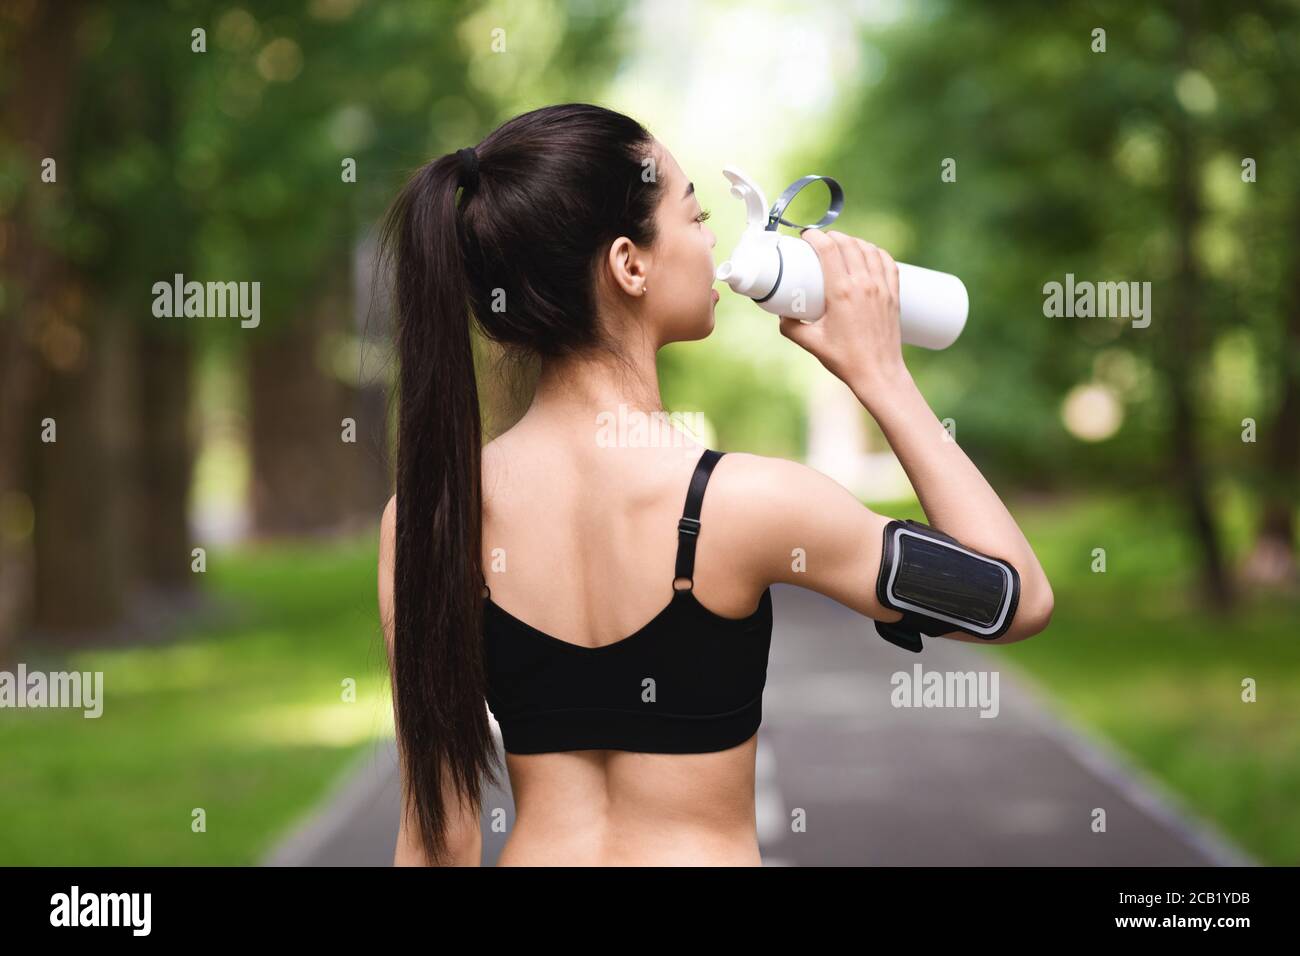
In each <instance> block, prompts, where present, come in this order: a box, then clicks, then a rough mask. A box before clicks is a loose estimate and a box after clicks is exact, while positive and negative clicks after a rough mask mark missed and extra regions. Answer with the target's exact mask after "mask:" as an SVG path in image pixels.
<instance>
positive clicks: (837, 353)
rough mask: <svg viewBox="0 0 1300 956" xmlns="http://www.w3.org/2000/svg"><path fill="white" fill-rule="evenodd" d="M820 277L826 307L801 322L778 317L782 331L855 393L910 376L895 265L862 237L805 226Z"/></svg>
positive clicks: (882, 250)
mask: <svg viewBox="0 0 1300 956" xmlns="http://www.w3.org/2000/svg"><path fill="white" fill-rule="evenodd" d="M799 235H800V238H802V239H804V240H806V241H807V242H808V244H809V245H810V246H812V247H813V248H814V249H816V250H817V256H818V258H819V259H820V260H821V266H822V275H823V276H824V279H825V296H826V311H825V314H823V315H822V317H821V318H820V319H817V320H816V321H814V322H810V323H806V324H805V323H803V322H801V321H799V320H798V319H797V318H790V317H789V316H784V315H783V316H781V334H782V335H784V336H785V337H786V338H788V339H790V340H791V341H792V342H795V343H796V344H798V345H799V346H801V347H802V348H804V349H806V350H807V351H809V352H811V353H812V354H813V355H815V356H817V359H818V360H819V361H820V362H821V363H822V365H824V366H825V367H826V368H827V369H828V370H829V371H830V372H831V374H832V375H834V376H835V377H836V378H838V379H840V380H841V381H842V382H844V383H845V384H846V385H848V386H849V387H850V388H852V389H853V390H854V392H855V393H857V394H858V395H859V396H861V395H863V394H864V393H870V392H871V391H874V390H876V389H880V388H893V387H896V386H897V385H898V384H900V383H904V382H906V381H908V380H909V379H910V377H911V376H910V374H909V373H908V371H907V366H906V365H905V364H904V363H903V346H902V341H901V339H900V332H899V326H898V265H897V263H895V262H894V259H893V257H892V256H891V255H890V254H889V253H888V252H886V251H885V250H884V249H881V248H880V247H879V246H874V245H872V244H871V243H869V242H866V241H865V240H863V239H858V238H856V237H854V236H849V235H845V234H844V233H842V232H837V231H835V230H830V231H828V232H822V231H821V230H820V229H805V230H803V232H801V233H800V234H799Z"/></svg>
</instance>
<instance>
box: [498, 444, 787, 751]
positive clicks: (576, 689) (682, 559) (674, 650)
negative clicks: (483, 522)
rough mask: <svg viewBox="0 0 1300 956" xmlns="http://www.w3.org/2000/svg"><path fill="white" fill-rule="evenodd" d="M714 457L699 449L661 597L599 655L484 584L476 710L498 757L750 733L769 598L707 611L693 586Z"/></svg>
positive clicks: (763, 666)
mask: <svg viewBox="0 0 1300 956" xmlns="http://www.w3.org/2000/svg"><path fill="white" fill-rule="evenodd" d="M723 454H724V453H723V452H719V451H714V450H712V449H706V450H705V451H704V453H703V454H702V455H701V456H700V459H699V462H698V463H697V464H696V466H695V471H694V473H693V474H692V475H691V481H690V486H689V487H688V489H687V492H686V504H685V507H684V508H683V510H682V515H681V518H680V519H679V520H678V522H677V558H676V562H675V566H674V577H673V580H672V590H673V594H672V598H671V600H669V602H668V604H667V605H665V606H664V607H663V608H662V610H660V611H659V613H658V614H656V615H655V616H654V617H653V618H651V619H650V620H649V621H647V622H646V623H645V624H644V625H642V626H641V627H640V628H638V629H637V630H636V631H634V632H633V633H632V634H629V635H628V636H626V637H623V638H621V639H619V640H617V641H615V642H613V643H612V644H605V645H602V646H600V647H589V646H584V645H580V644H575V643H572V642H570V641H566V640H562V639H560V638H558V637H554V636H552V635H550V634H547V633H546V632H544V631H541V630H538V629H537V628H535V627H533V626H532V625H530V624H527V623H525V622H524V621H522V620H520V619H519V618H517V617H515V616H514V615H512V614H510V613H509V612H508V611H506V610H505V609H504V608H502V607H500V606H499V605H497V604H496V603H495V602H494V601H493V600H492V597H491V591H490V589H487V588H486V582H485V589H486V590H487V594H486V595H485V597H484V607H483V638H484V659H485V665H486V669H487V679H488V694H487V703H488V708H489V710H490V711H491V713H492V715H493V717H494V718H495V719H496V721H497V724H498V726H499V727H500V729H501V737H502V743H503V745H504V747H505V750H506V751H507V752H508V753H514V754H536V753H552V752H556V751H570V750H627V751H636V752H641V753H708V752H713V751H719V750H727V749H729V748H731V747H735V746H738V745H739V744H742V743H745V742H746V741H747V740H749V738H750V737H752V736H753V735H754V734H755V733H756V732H757V730H758V728H759V725H760V724H761V723H762V707H763V688H764V687H765V685H766V682H767V661H768V652H769V650H770V647H771V638H772V594H771V589H770V588H768V589H765V590H764V591H763V594H762V595H761V597H760V598H759V601H758V606H757V607H756V608H755V610H754V611H753V612H752V613H750V614H749V615H747V616H745V617H743V618H730V617H724V616H722V615H719V614H716V613H714V612H713V611H711V610H709V609H708V608H706V607H705V606H704V605H703V604H701V603H700V602H699V600H698V599H697V598H696V597H695V589H694V574H695V552H696V545H697V543H698V541H699V538H700V534H701V531H702V527H701V523H700V508H701V505H702V504H703V500H704V491H705V488H706V487H707V485H708V483H709V477H710V475H711V474H712V472H713V468H714V466H715V465H716V464H717V462H718V459H720V458H721V457H722V455H723ZM722 558H723V556H721V555H719V557H718V560H722ZM679 582H685V584H686V586H685V587H680V588H679V587H678V583H679Z"/></svg>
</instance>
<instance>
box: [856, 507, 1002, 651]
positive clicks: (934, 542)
mask: <svg viewBox="0 0 1300 956" xmlns="http://www.w3.org/2000/svg"><path fill="white" fill-rule="evenodd" d="M876 597H877V598H878V599H879V600H880V603H881V604H883V605H884V606H885V607H887V608H892V609H893V610H895V611H901V612H902V614H903V617H902V619H901V620H898V621H893V622H886V621H876V622H875V623H876V632H877V633H878V634H880V636H881V637H883V638H884V639H885V640H887V641H889V642H890V643H891V644H897V645H898V646H899V647H902V648H904V649H906V650H909V651H914V652H916V653H920V651H921V649H922V646H923V645H922V644H921V635H922V634H925V635H928V636H930V637H934V636H936V635H939V634H948V633H950V632H952V631H963V632H965V633H967V634H972V635H974V636H975V637H979V638H982V639H984V640H986V641H991V640H993V639H995V638H998V637H1001V636H1002V635H1003V634H1005V633H1006V632H1007V629H1008V628H1009V627H1011V620H1012V618H1013V617H1015V613H1016V604H1017V603H1018V602H1019V600H1020V575H1019V574H1017V573H1016V569H1015V568H1014V567H1012V565H1011V564H1010V563H1009V562H1007V561H1003V560H1002V559H1001V558H992V557H989V556H988V555H987V554H981V553H980V552H978V551H974V550H972V549H971V548H968V547H966V546H965V545H962V544H960V543H958V542H957V541H956V540H955V539H954V538H952V537H951V536H950V535H946V534H944V533H943V532H942V531H936V530H935V529H934V528H931V527H930V526H929V525H926V524H922V523H921V522H919V521H911V520H907V521H898V520H895V521H891V522H889V524H887V525H885V540H884V549H883V551H882V553H881V559H880V574H879V576H878V577H877V579H876Z"/></svg>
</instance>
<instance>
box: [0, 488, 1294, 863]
mask: <svg viewBox="0 0 1300 956" xmlns="http://www.w3.org/2000/svg"><path fill="white" fill-rule="evenodd" d="M1223 500H1227V501H1228V506H1227V507H1226V509H1225V513H1226V514H1227V515H1228V517H1229V520H1228V524H1227V535H1228V544H1229V546H1230V548H1231V550H1232V551H1233V552H1234V554H1239V553H1240V551H1241V549H1242V547H1243V546H1244V545H1245V543H1246V542H1247V540H1248V537H1249V527H1250V514H1249V508H1248V507H1247V506H1246V504H1245V503H1244V502H1243V501H1242V500H1241V499H1240V498H1239V497H1236V496H1234V495H1232V494H1228V495H1227V496H1226V498H1225V499H1223ZM878 510H880V511H881V512H882V513H885V514H889V515H894V516H900V517H917V518H921V517H923V514H922V513H921V511H920V510H919V509H918V508H917V507H916V506H915V504H912V505H911V506H900V507H891V508H885V507H878ZM1014 511H1015V513H1016V515H1017V517H1018V518H1019V520H1020V521H1021V523H1022V526H1023V527H1024V528H1025V530H1026V533H1027V534H1028V535H1029V537H1030V540H1031V541H1032V542H1033V543H1034V545H1035V548H1036V549H1037V550H1038V553H1039V555H1040V557H1041V559H1042V561H1043V563H1044V566H1045V567H1046V568H1047V570H1048V574H1049V577H1050V578H1051V580H1052V583H1053V589H1054V591H1055V594H1056V612H1055V615H1054V616H1053V620H1052V624H1051V626H1050V627H1049V628H1048V630H1047V631H1045V632H1044V633H1042V634H1040V635H1038V636H1037V637H1035V638H1033V639H1031V640H1029V641H1025V642H1022V643H1019V644H1014V645H1009V646H1007V647H1005V648H999V649H996V653H998V654H1003V655H1006V657H1007V659H1008V660H1009V661H1011V662H1012V663H1013V666H1017V667H1020V668H1022V669H1023V670H1024V671H1025V672H1027V673H1028V674H1029V675H1030V676H1032V677H1033V678H1034V679H1035V680H1036V681H1037V682H1038V683H1039V684H1040V685H1041V686H1043V687H1044V688H1045V689H1046V690H1047V691H1048V692H1049V693H1050V694H1051V695H1052V696H1053V697H1054V698H1055V700H1056V701H1057V702H1058V705H1059V707H1060V709H1061V710H1062V711H1064V712H1065V713H1066V714H1067V715H1069V716H1070V717H1071V718H1072V719H1073V720H1075V721H1076V722H1077V723H1079V724H1083V725H1086V727H1088V728H1090V729H1091V730H1093V731H1094V732H1096V733H1097V734H1100V735H1102V736H1104V737H1105V738H1107V739H1109V740H1110V741H1111V742H1112V743H1113V744H1114V745H1116V746H1117V747H1118V748H1119V749H1121V750H1122V751H1124V752H1125V753H1127V754H1128V755H1129V757H1130V758H1131V759H1132V760H1133V761H1134V762H1135V763H1137V764H1138V765H1140V766H1142V767H1144V768H1145V769H1147V770H1148V771H1149V772H1150V773H1151V774H1152V775H1153V776H1155V777H1157V778H1158V779H1160V780H1162V781H1163V782H1164V783H1165V784H1166V785H1167V786H1168V787H1169V788H1170V789H1171V790H1173V791H1174V792H1176V793H1177V794H1178V795H1179V796H1180V797H1181V798H1182V799H1183V800H1184V801H1185V802H1186V803H1187V804H1188V805H1189V806H1190V807H1191V808H1192V809H1193V810H1194V811H1196V812H1197V813H1199V814H1200V815H1202V816H1204V817H1205V818H1207V819H1209V820H1211V821H1213V822H1214V823H1215V824H1217V826H1218V827H1219V828H1220V829H1222V830H1223V831H1224V832H1225V833H1226V834H1227V835H1228V836H1229V837H1230V838H1233V839H1235V840H1236V841H1237V842H1238V843H1239V844H1240V845H1241V846H1243V847H1244V848H1245V849H1246V850H1247V851H1248V852H1250V853H1251V854H1252V855H1253V856H1255V857H1256V858H1257V859H1259V860H1260V861H1262V862H1266V863H1274V864H1291V865H1294V864H1296V863H1300V810H1297V808H1300V721H1297V720H1296V712H1295V702H1296V701H1297V700H1300V646H1298V645H1297V641H1296V627H1295V621H1296V619H1297V617H1300V615H1297V607H1296V606H1295V605H1294V604H1287V603H1285V602H1283V601H1281V600H1277V599H1273V600H1263V601H1254V602H1251V603H1249V604H1247V605H1246V606H1245V607H1243V608H1242V609H1241V610H1240V611H1239V612H1238V613H1236V614H1235V615H1233V616H1232V617H1230V618H1227V619H1222V620H1220V619H1215V618H1213V617H1212V616H1209V615H1207V614H1206V613H1205V612H1204V611H1203V610H1201V609H1200V608H1198V607H1197V606H1196V605H1195V604H1194V603H1193V602H1192V601H1191V600H1190V598H1189V595H1192V594H1193V593H1194V586H1193V584H1192V583H1191V582H1192V580H1193V579H1192V569H1193V567H1194V554H1193V552H1192V551H1191V550H1190V546H1189V544H1188V543H1187V542H1186V541H1185V539H1184V538H1183V536H1182V535H1181V533H1180V532H1181V526H1180V524H1179V514H1178V512H1176V511H1175V510H1174V509H1173V507H1172V506H1171V505H1170V504H1168V503H1167V502H1165V501H1162V500H1142V499H1137V498H1134V499H1131V500H1123V499H1118V498H1114V497H1109V498H1105V499H1102V498H1100V497H1099V498H1095V499H1077V500H1073V501H1070V502H1068V503H1063V502H1053V503H1045V504H1041V505H1036V506H1032V507H1031V506H1028V505H1024V506H1016V507H1015V508H1014ZM1097 547H1104V548H1105V549H1106V560H1107V570H1106V572H1105V573H1102V574H1098V573H1093V572H1092V571H1091V569H1090V568H1091V564H1092V561H1093V557H1092V549H1093V548H1097ZM374 580H375V543H374V538H373V535H363V536H361V537H360V538H356V539H352V540H348V541H339V542H334V543H331V544H328V545H319V546H295V547H287V546H276V547H274V548H269V549H265V550H241V551H238V552H233V553H229V554H220V553H215V554H212V555H210V560H209V571H208V574H207V578H206V579H205V581H206V584H207V586H208V587H209V588H211V589H212V591H213V592H214V593H215V594H217V595H219V596H220V597H222V598H223V599H224V600H226V601H227V602H230V603H231V604H233V605H234V606H236V607H238V608H240V613H239V616H238V618H237V619H236V620H233V621H231V620H228V621H226V622H224V623H223V624H221V625H219V626H213V627H210V628H208V629H207V630H196V631H195V632H193V633H190V634H187V635H186V636H185V637H184V638H183V639H182V640H180V641H179V642H176V643H172V644H169V645H167V646H159V647H150V648H137V649H123V650H112V651H99V652H80V653H76V654H73V655H70V657H69V658H68V659H66V660H58V661H41V660H39V659H34V658H33V657H32V656H31V655H30V654H27V655H26V656H23V655H20V656H19V659H21V660H25V661H26V662H27V664H28V667H29V669H42V670H53V669H74V668H75V669H77V670H92V671H93V670H102V671H103V672H104V674H105V695H106V698H107V700H106V703H105V709H104V716H103V717H101V718H99V719H97V720H88V719H85V718H83V717H82V716H81V715H80V712H67V711H57V710H47V711H17V710H7V711H5V712H3V715H2V718H0V754H3V763H2V764H0V767H2V770H0V819H3V821H4V823H3V824H0V863H3V864H91V865H102V864H214V863H219V864H242V863H254V862H257V861H258V860H260V859H261V858H262V856H263V854H264V853H265V852H266V851H267V850H268V849H269V848H270V847H271V846H272V845H273V844H274V843H275V841H276V839H277V838H279V837H280V836H281V835H283V833H284V831H285V829H286V827H288V826H290V825H291V824H292V823H293V822H294V821H295V820H296V819H297V818H298V816H299V815H300V814H301V813H303V812H304V811H306V810H307V809H308V808H310V807H311V806H312V805H313V804H315V803H316V802H317V801H318V800H319V799H320V798H321V797H322V796H323V795H324V794H325V792H326V791H327V789H328V787H329V785H330V784H331V782H332V781H333V780H334V779H335V777H336V775H337V774H338V773H339V772H340V771H341V770H342V769H343V768H344V767H345V765H346V764H348V763H350V762H351V761H352V759H353V758H354V757H355V756H356V755H357V754H358V753H359V752H360V751H361V750H362V749H364V748H367V747H371V746H373V742H374V740H375V739H376V738H377V737H379V736H381V735H383V734H387V733H391V727H392V719H391V710H390V706H391V705H390V702H389V697H388V689H387V677H386V671H385V668H384V664H383V652H382V643H381V641H380V639H379V631H378V615H377V611H376V607H375V593H374ZM991 650H992V649H991ZM346 678H353V679H355V680H356V682H357V694H356V702H355V703H345V702H343V701H342V700H341V692H342V682H343V681H344V680H345V679H346ZM1245 678H1253V679H1254V681H1255V682H1256V685H1257V692H1258V700H1257V702H1255V703H1244V702H1242V700H1241V694H1242V689H1241V683H1242V681H1243V680H1244V679H1245ZM196 807H201V808H203V809H204V810H205V811H206V815H207V831H206V832H204V833H194V832H192V831H191V811H192V810H193V809H194V808H196Z"/></svg>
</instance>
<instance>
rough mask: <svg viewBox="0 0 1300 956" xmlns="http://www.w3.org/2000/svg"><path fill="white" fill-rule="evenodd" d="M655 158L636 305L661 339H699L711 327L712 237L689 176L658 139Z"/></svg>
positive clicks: (664, 341) (708, 331) (671, 340)
mask: <svg viewBox="0 0 1300 956" xmlns="http://www.w3.org/2000/svg"><path fill="white" fill-rule="evenodd" d="M655 156H656V164H657V175H658V176H659V178H660V181H661V183H662V185H663V193H662V196H661V198H660V202H659V208H658V211H657V212H656V219H657V222H658V226H659V235H658V237H657V239H656V240H655V245H654V248H653V249H652V251H651V264H650V267H649V269H648V271H647V278H646V293H645V297H644V299H643V300H642V302H641V307H642V309H643V310H644V316H645V318H646V320H647V321H649V322H651V323H653V325H654V326H655V328H657V329H658V332H659V341H660V342H661V343H668V342H680V341H692V340H695V339H702V338H705V337H706V336H708V334H709V333H710V332H712V331H713V310H714V306H715V303H716V301H717V298H718V296H717V294H716V293H715V291H714V289H713V285H714V282H715V279H714V270H715V266H714V263H713V247H714V246H715V245H716V244H717V236H715V235H714V234H713V230H712V229H710V228H709V227H708V226H707V225H705V224H704V221H703V220H704V218H705V217H704V215H703V213H704V208H703V207H702V206H701V205H700V201H699V199H698V198H697V196H696V195H695V190H694V188H693V185H692V183H691V181H690V179H688V178H687V176H686V174H685V173H684V172H683V171H682V168H681V167H680V166H679V165H677V160H676V159H674V158H673V155H672V153H670V152H669V151H668V149H667V148H666V147H665V146H664V145H663V144H662V143H660V142H658V141H657V140H656V142H655Z"/></svg>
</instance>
